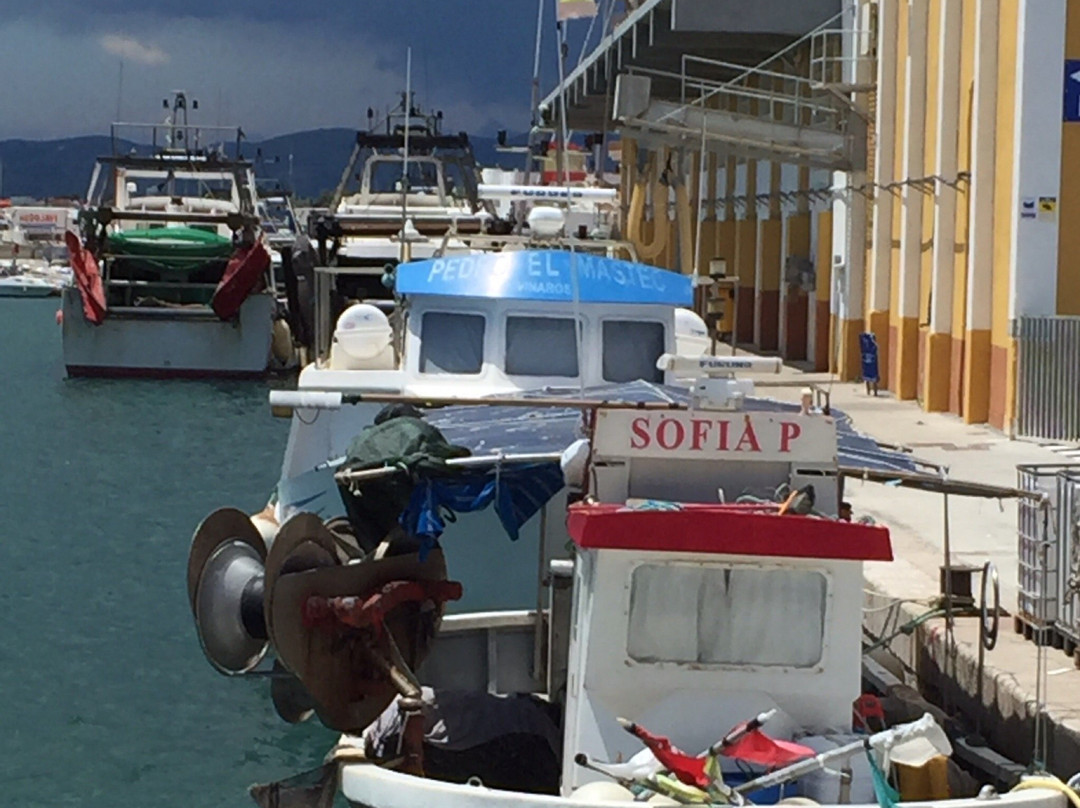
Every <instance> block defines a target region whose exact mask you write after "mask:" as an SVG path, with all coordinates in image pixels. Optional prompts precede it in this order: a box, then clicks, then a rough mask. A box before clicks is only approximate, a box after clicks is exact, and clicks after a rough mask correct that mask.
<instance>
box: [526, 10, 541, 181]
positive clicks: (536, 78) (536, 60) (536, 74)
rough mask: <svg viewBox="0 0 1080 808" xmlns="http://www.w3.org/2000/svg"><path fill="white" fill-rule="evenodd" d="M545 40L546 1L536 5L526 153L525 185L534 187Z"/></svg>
mask: <svg viewBox="0 0 1080 808" xmlns="http://www.w3.org/2000/svg"><path fill="white" fill-rule="evenodd" d="M543 39H544V0H537V4H536V45H535V46H534V48H533V77H532V99H531V102H530V109H531V112H532V126H531V127H530V128H529V140H528V147H527V151H526V153H525V184H526V185H532V169H533V142H534V139H535V137H536V134H537V128H538V127H539V126H540V45H541V43H542V42H543Z"/></svg>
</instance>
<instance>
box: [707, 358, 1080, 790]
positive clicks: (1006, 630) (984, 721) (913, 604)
mask: <svg viewBox="0 0 1080 808" xmlns="http://www.w3.org/2000/svg"><path fill="white" fill-rule="evenodd" d="M727 352H728V351H727V349H726V348H724V347H718V349H717V353H718V354H725V353H727ZM780 378H781V379H782V380H783V381H784V382H786V383H790V382H794V381H804V382H806V383H807V384H811V383H812V384H814V385H816V386H818V387H820V388H822V389H825V390H828V391H829V393H830V401H831V406H832V407H834V408H836V409H838V410H841V411H843V412H845V413H846V414H848V415H849V416H850V417H851V419H852V421H853V423H854V426H855V428H856V429H858V430H859V431H861V432H864V433H866V434H868V435H870V436H872V437H874V438H876V439H877V440H879V441H881V442H885V443H889V444H896V445H902V446H905V447H907V448H910V449H911V451H912V453H913V455H915V456H916V457H918V458H920V459H922V460H926V461H929V462H932V463H936V464H940V465H942V466H946V467H948V469H949V476H950V477H951V478H954V479H957V480H968V481H974V482H980V483H988V484H993V485H1000V486H1007V487H1015V486H1016V485H1017V472H1016V467H1017V465H1019V464H1028V463H1068V462H1076V461H1074V460H1072V459H1071V458H1070V457H1069V456H1068V455H1066V454H1063V453H1062V449H1060V448H1059V449H1057V450H1054V449H1051V448H1049V447H1047V446H1040V445H1036V444H1034V443H1028V442H1022V441H1016V440H1010V439H1009V438H1008V437H1007V436H1005V435H1004V434H1002V433H1001V432H999V431H997V430H995V429H993V428H992V427H989V426H986V425H971V424H965V423H964V422H963V421H962V420H960V419H959V418H957V417H956V416H954V415H948V414H937V413H927V412H925V411H923V410H922V409H921V408H920V407H919V406H918V404H917V403H915V402H905V401H898V400H896V399H895V398H894V397H892V396H891V395H890V394H889V393H887V392H881V393H879V394H878V395H877V396H874V395H872V394H869V393H867V391H866V388H865V386H864V385H863V384H861V383H851V382H839V381H832V380H830V377H829V375H828V374H822V373H804V372H802V371H800V370H799V369H797V368H792V367H785V368H784V370H783V372H782V374H781V377H780ZM762 381H765V382H766V383H767V381H768V380H767V379H763V380H762ZM799 391H800V388H799V387H784V388H775V389H770V388H768V387H766V386H760V387H759V389H758V392H759V394H762V395H769V396H773V397H775V398H780V399H785V400H792V399H797V398H798V396H799ZM845 499H846V500H847V501H849V502H850V503H851V504H852V508H853V512H854V516H855V518H858V517H860V516H863V515H867V516H870V517H872V518H873V519H874V520H875V521H877V522H879V523H882V524H885V525H887V526H888V527H889V528H890V531H891V535H892V542H893V550H894V556H895V560H894V561H893V562H891V563H884V562H874V563H869V564H867V565H866V583H867V597H866V604H865V611H864V628H865V629H866V631H867V634H868V636H872V637H880V636H882V634H883V633H884V634H887V633H890V632H891V631H894V630H895V628H896V627H897V626H899V625H900V624H903V623H905V622H907V621H909V620H911V619H913V618H916V617H918V616H920V615H923V614H925V613H926V612H927V611H929V610H930V608H931V607H930V605H929V604H930V603H931V602H932V601H933V600H934V599H935V598H938V597H940V584H939V580H940V577H939V576H940V567H941V565H942V564H943V562H944V555H943V549H942V547H943V536H944V512H943V500H944V497H943V496H942V495H940V494H935V493H928V492H924V491H919V490H914V489H908V488H900V487H895V486H891V485H883V484H881V483H875V482H862V481H854V480H850V479H849V480H848V481H847V482H846V485H845ZM948 508H949V523H950V547H951V558H952V563H953V564H954V565H971V566H977V567H982V565H983V564H984V563H985V562H986V561H992V562H993V563H994V565H995V566H996V567H997V570H998V574H999V576H1000V585H1001V606H1002V608H1003V609H1004V610H1006V612H1007V613H1008V614H1007V615H1003V616H1002V617H1001V620H1000V630H999V636H998V640H997V644H996V647H994V648H993V650H990V651H986V652H985V659H984V666H983V670H982V676H981V678H982V697H981V706H980V704H979V701H980V699H979V697H978V696H979V687H978V684H979V679H980V675H979V668H978V658H979V618H978V617H976V616H972V617H958V618H956V620H955V631H954V642H953V647H954V649H955V650H954V652H953V653H951V654H949V653H947V651H946V645H947V643H946V642H945V621H944V619H934V620H928V621H927V622H925V623H924V624H922V625H921V626H920V627H918V628H917V629H916V630H915V631H914V632H913V633H912V634H910V635H902V636H900V637H898V638H897V639H895V640H894V641H892V642H891V643H890V644H889V646H888V647H889V649H890V650H891V651H892V652H893V653H894V654H895V656H896V657H898V659H899V662H900V665H899V666H895V665H894V666H892V667H893V670H894V671H899V670H900V668H904V669H906V672H905V681H906V683H907V684H909V685H912V686H914V687H917V688H918V689H919V690H920V691H921V692H922V693H923V694H924V695H926V696H928V697H929V698H930V699H931V700H932V701H934V702H935V703H937V704H942V705H944V707H945V708H946V710H947V711H949V712H954V711H955V710H956V709H960V710H962V712H963V713H964V714H965V715H967V716H969V717H971V718H973V720H974V721H977V722H978V729H979V730H980V731H981V734H982V736H983V737H984V738H986V739H987V740H988V741H989V743H990V744H991V745H992V746H993V747H994V748H995V749H997V750H998V751H1000V752H1002V753H1004V754H1006V755H1007V756H1008V757H1010V758H1011V759H1012V760H1014V761H1017V762H1019V763H1021V764H1022V765H1024V766H1027V765H1030V764H1031V763H1032V761H1033V759H1034V760H1036V761H1039V760H1041V761H1042V762H1044V764H1045V767H1046V768H1047V769H1048V770H1050V771H1052V772H1053V773H1054V774H1057V775H1058V776H1059V777H1062V778H1068V777H1070V776H1072V775H1073V774H1075V773H1076V772H1078V771H1080V670H1078V669H1077V667H1076V665H1075V664H1074V661H1073V658H1072V657H1070V656H1066V654H1065V653H1064V652H1063V651H1062V650H1060V649H1055V648H1053V647H1049V648H1045V649H1044V651H1043V653H1044V654H1045V671H1044V678H1043V681H1044V688H1043V695H1042V697H1041V700H1042V701H1043V702H1044V704H1045V712H1043V714H1042V715H1043V719H1042V729H1041V730H1040V736H1041V737H1042V738H1043V739H1044V741H1043V744H1042V748H1041V749H1040V750H1039V751H1037V750H1036V743H1035V738H1036V736H1035V724H1036V722H1035V715H1036V704H1037V698H1036V696H1037V693H1038V688H1037V681H1038V676H1037V673H1038V656H1039V647H1038V646H1037V645H1036V644H1035V642H1033V641H1032V640H1031V639H1025V638H1024V636H1023V635H1022V634H1017V633H1016V632H1015V630H1014V625H1013V618H1012V616H1011V615H1013V614H1015V612H1016V609H1017V590H1018V577H1017V576H1018V552H1017V504H1016V501H1015V500H1008V499H1007V500H1001V501H998V500H992V499H981V498H971V497H962V496H957V495H951V496H949V497H948ZM973 590H974V594H975V597H976V599H977V598H978V597H979V575H978V574H976V575H975V576H974V579H973Z"/></svg>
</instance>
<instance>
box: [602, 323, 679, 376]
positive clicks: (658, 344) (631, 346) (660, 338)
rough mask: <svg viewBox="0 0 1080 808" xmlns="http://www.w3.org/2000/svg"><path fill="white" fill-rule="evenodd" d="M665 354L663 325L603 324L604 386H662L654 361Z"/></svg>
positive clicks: (659, 372) (658, 370) (659, 373)
mask: <svg viewBox="0 0 1080 808" xmlns="http://www.w3.org/2000/svg"><path fill="white" fill-rule="evenodd" d="M663 353H664V325H663V323H643V322H640V321H635V320H607V321H605V322H604V346H603V364H604V367H603V373H604V381H606V382H633V381H637V380H638V379H642V380H644V381H647V382H657V383H660V382H663V381H664V372H663V371H662V370H660V369H659V368H657V367H656V360H658V359H659V358H660V356H661V355H662V354H663Z"/></svg>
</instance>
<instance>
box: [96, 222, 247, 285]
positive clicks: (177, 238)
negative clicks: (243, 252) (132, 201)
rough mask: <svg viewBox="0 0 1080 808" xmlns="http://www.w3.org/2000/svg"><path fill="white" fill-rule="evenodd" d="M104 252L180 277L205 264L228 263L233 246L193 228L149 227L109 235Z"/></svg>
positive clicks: (216, 235)
mask: <svg viewBox="0 0 1080 808" xmlns="http://www.w3.org/2000/svg"><path fill="white" fill-rule="evenodd" d="M107 249H108V252H109V253H111V254H112V255H113V256H116V257H125V258H130V259H134V260H135V261H137V263H138V264H139V265H140V266H141V267H142V268H144V269H155V270H157V271H159V272H165V273H168V274H170V275H172V274H180V275H184V274H186V273H189V272H192V271H194V270H196V269H198V268H200V267H202V266H204V265H205V264H206V263H207V262H208V261H221V260H224V261H228V259H229V256H230V255H231V254H232V251H233V243H232V239H230V238H227V237H226V236H222V235H218V234H217V233H211V232H209V231H207V230H201V229H199V228H196V227H153V228H148V229H143V230H124V231H122V232H119V233H111V234H110V235H109V236H108V243H107Z"/></svg>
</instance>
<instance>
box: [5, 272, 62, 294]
mask: <svg viewBox="0 0 1080 808" xmlns="http://www.w3.org/2000/svg"><path fill="white" fill-rule="evenodd" d="M58 294H60V287H59V286H58V285H57V283H56V282H55V281H49V280H47V279H46V278H43V277H40V276H38V275H31V274H28V273H22V272H20V273H17V274H13V275H0V297H52V296H53V295H58Z"/></svg>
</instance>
